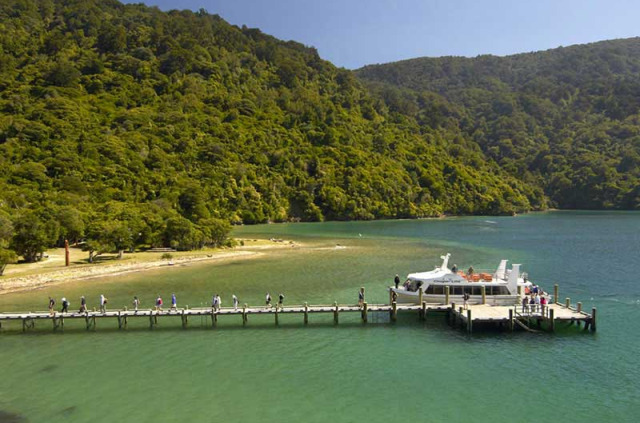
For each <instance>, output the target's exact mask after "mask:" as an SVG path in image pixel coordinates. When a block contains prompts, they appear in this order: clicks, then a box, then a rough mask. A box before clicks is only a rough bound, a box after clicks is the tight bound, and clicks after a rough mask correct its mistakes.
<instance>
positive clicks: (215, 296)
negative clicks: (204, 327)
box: [211, 294, 218, 311]
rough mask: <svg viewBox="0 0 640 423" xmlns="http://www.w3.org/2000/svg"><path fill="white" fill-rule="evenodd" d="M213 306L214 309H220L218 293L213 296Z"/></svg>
mask: <svg viewBox="0 0 640 423" xmlns="http://www.w3.org/2000/svg"><path fill="white" fill-rule="evenodd" d="M211 308H212V309H213V311H218V294H213V298H211Z"/></svg>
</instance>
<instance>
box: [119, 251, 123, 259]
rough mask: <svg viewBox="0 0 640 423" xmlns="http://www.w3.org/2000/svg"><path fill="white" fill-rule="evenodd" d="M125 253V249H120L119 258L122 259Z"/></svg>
mask: <svg viewBox="0 0 640 423" xmlns="http://www.w3.org/2000/svg"><path fill="white" fill-rule="evenodd" d="M123 255H124V250H118V260H122V256H123Z"/></svg>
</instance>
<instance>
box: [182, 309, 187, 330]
mask: <svg viewBox="0 0 640 423" xmlns="http://www.w3.org/2000/svg"><path fill="white" fill-rule="evenodd" d="M187 308H188V306H187ZM187 319H188V317H187V315H186V314H185V310H182V329H186V328H187V323H188V322H187Z"/></svg>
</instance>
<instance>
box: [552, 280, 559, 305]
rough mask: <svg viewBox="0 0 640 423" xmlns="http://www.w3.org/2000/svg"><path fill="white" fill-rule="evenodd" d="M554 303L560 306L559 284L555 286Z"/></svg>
mask: <svg viewBox="0 0 640 423" xmlns="http://www.w3.org/2000/svg"><path fill="white" fill-rule="evenodd" d="M553 302H554V303H555V304H560V302H559V301H558V284H555V285H553Z"/></svg>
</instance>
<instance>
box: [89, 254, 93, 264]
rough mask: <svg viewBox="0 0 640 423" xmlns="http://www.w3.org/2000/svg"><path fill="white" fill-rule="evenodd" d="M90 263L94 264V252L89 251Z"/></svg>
mask: <svg viewBox="0 0 640 423" xmlns="http://www.w3.org/2000/svg"><path fill="white" fill-rule="evenodd" d="M89 263H93V251H89Z"/></svg>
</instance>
